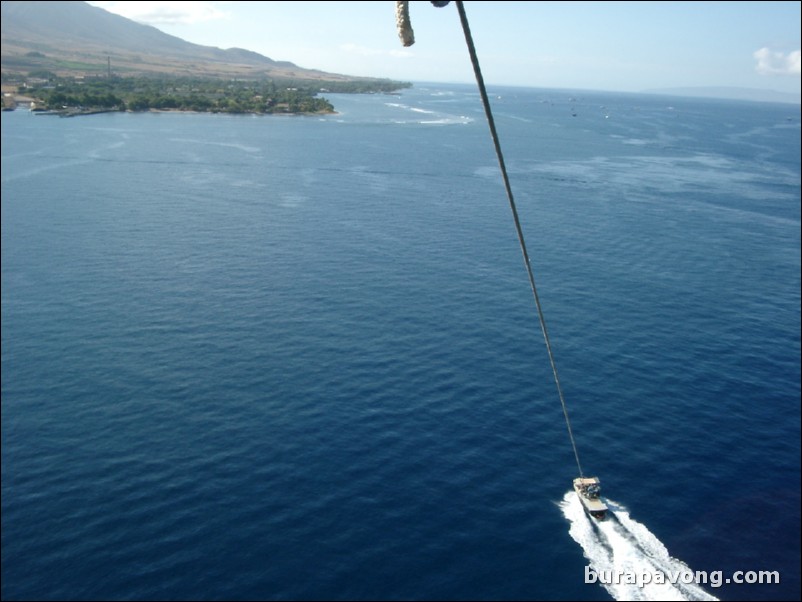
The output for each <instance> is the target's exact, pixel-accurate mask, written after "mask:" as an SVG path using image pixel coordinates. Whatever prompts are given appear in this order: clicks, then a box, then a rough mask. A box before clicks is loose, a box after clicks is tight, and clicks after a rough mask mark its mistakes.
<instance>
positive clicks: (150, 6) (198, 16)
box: [91, 1, 228, 25]
mask: <svg viewBox="0 0 802 602" xmlns="http://www.w3.org/2000/svg"><path fill="white" fill-rule="evenodd" d="M91 4H94V5H95V6H98V7H100V8H102V9H105V10H107V11H109V12H112V13H115V14H118V15H122V16H123V17H126V18H128V19H131V20H133V21H137V22H138V23H146V24H148V25H175V24H181V25H187V24H192V23H200V22H202V21H214V20H218V19H225V18H227V17H228V14H226V13H225V12H223V11H221V10H220V9H218V8H217V7H216V6H215V5H214V2H142V1H139V2H92V3H91Z"/></svg>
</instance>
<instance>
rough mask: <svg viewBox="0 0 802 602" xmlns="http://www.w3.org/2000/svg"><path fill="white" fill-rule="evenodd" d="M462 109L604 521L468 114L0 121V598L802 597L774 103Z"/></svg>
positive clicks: (415, 92) (444, 89)
mask: <svg viewBox="0 0 802 602" xmlns="http://www.w3.org/2000/svg"><path fill="white" fill-rule="evenodd" d="M490 94H491V101H492V104H493V110H494V114H495V117H496V122H497V126H498V130H499V134H500V137H501V145H502V148H503V150H504V153H505V159H506V162H507V166H508V168H509V172H510V179H511V184H512V188H513V191H514V193H515V196H516V202H517V204H518V210H519V213H520V217H521V223H522V228H523V231H524V234H525V236H526V239H527V244H528V247H529V253H530V257H531V260H532V267H533V270H534V274H535V278H536V280H537V285H538V294H539V296H540V300H541V302H542V305H543V311H544V315H545V318H546V322H547V325H548V330H549V335H550V338H551V344H552V347H553V351H554V359H555V363H556V366H557V368H558V370H559V375H560V381H561V384H562V388H563V391H564V393H565V399H566V404H567V408H568V412H569V415H570V417H571V424H572V428H573V431H574V434H575V436H576V442H577V446H578V450H579V455H580V458H581V461H582V466H583V469H584V472H585V473H586V474H592V475H598V476H599V477H600V478H601V482H602V486H603V495H604V496H605V498H606V500H607V501H608V504H609V505H610V507H611V514H612V516H611V517H610V518H609V519H608V520H606V521H604V523H600V524H595V523H594V522H592V521H591V520H590V519H589V518H588V517H586V516H585V515H584V514H583V513H582V511H581V508H580V507H579V506H578V505H577V500H576V497H575V496H573V495H572V494H570V493H569V492H570V490H571V481H572V479H573V478H574V477H575V476H576V473H577V469H576V465H575V462H574V458H573V453H572V451H571V445H570V441H569V439H568V433H567V430H566V425H565V422H564V419H563V415H562V410H561V408H560V403H559V398H558V395H557V391H556V388H555V383H554V379H553V376H552V373H551V368H550V365H549V360H548V356H547V354H546V349H545V345H544V342H543V337H542V334H541V332H540V327H539V325H538V320H537V313H536V311H535V306H534V302H533V297H532V293H531V291H530V290H529V285H528V281H527V277H526V272H525V269H524V265H523V262H522V256H521V252H520V250H519V248H518V242H517V239H516V235H515V229H514V224H513V221H512V217H511V214H510V210H509V207H508V205H507V201H506V197H505V193H504V188H503V185H502V182H501V178H500V175H499V169H498V164H497V161H496V158H495V154H494V152H493V146H492V143H491V140H490V135H489V132H488V127H487V123H486V121H485V118H484V113H483V110H482V107H481V103H480V100H479V96H478V93H477V91H476V89H475V87H474V86H467V85H465V86H462V85H440V84H417V85H415V86H414V87H413V88H411V89H408V90H404V91H402V92H401V93H400V94H397V95H383V94H374V95H359V96H348V95H330V96H328V98H330V100H331V101H332V102H333V104H334V105H335V108H336V109H337V111H338V113H337V114H334V115H325V116H308V117H277V116H251V115H237V116H232V115H209V114H180V113H160V114H126V113H109V114H102V115H94V116H87V117H79V118H73V119H61V118H57V117H53V116H35V115H33V114H31V113H29V112H23V111H15V112H12V113H3V114H2V598H3V599H4V600H27V599H37V600H66V599H78V600H107V599H108V600H182V599H198V600H232V599H236V600H256V599H267V600H302V599H330V600H374V599H375V600H430V599H436V600H531V599H542V600H575V599H582V600H609V599H611V598H616V599H644V600H648V599H659V600H666V599H679V600H682V599H714V598H718V599H722V600H790V599H799V598H800V568H799V567H800V547H801V546H800V205H801V204H802V203H801V198H800V110H799V107H798V106H794V105H780V104H760V103H748V102H736V101H723V100H701V99H686V98H677V97H661V96H648V95H635V94H613V93H608V94H605V93H599V92H580V91H565V90H543V89H524V88H502V87H495V86H491V88H490ZM589 571H590V573H589ZM605 571H606V572H607V574H610V573H611V572H615V571H622V572H623V573H626V572H627V571H629V572H630V573H632V572H635V573H638V574H641V573H642V574H646V573H650V572H651V574H656V573H657V572H663V573H670V572H671V571H685V572H687V571H692V572H693V574H694V582H693V583H691V582H690V581H688V582H686V583H684V584H682V583H679V584H677V585H676V586H674V585H661V586H659V587H656V586H655V585H654V584H633V583H617V584H613V583H601V582H600V581H602V580H603V576H604V575H605ZM759 572H765V573H766V575H767V579H769V580H773V581H775V582H774V583H757V582H755V583H736V579H738V578H739V576H740V579H738V580H741V581H743V580H746V579H751V580H753V581H754V580H757V578H758V576H760V575H761V574H762V573H759ZM623 573H622V574H623ZM589 574H592V575H596V576H597V577H598V576H601V577H602V579H597V581H596V582H595V583H586V581H588V578H587V576H588V575H589ZM683 574H685V573H683ZM705 575H707V576H710V575H718V576H720V577H721V582H720V583H716V582H715V580H713V579H712V578H710V579H706V580H702V578H703V577H705ZM774 575H776V577H779V583H777V582H776V581H777V579H776V578H774ZM626 578H627V577H626V576H625V580H626ZM727 580H729V583H728V582H727Z"/></svg>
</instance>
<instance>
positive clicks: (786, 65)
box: [752, 48, 800, 75]
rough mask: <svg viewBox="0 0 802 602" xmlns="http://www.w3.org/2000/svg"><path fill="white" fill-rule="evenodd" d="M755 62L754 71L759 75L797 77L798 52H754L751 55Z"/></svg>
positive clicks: (763, 49)
mask: <svg viewBox="0 0 802 602" xmlns="http://www.w3.org/2000/svg"><path fill="white" fill-rule="evenodd" d="M752 56H754V57H755V60H756V61H757V65H756V66H755V69H756V70H757V72H758V73H760V74H761V75H799V74H800V69H799V63H800V51H799V50H795V51H793V52H789V53H788V54H784V53H782V52H776V51H772V50H770V49H769V48H761V49H760V50H756V51H755V52H754V54H753V55H752Z"/></svg>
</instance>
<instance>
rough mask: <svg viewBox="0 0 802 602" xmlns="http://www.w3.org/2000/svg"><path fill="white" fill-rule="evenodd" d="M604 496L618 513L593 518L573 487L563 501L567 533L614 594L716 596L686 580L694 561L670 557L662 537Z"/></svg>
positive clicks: (638, 597)
mask: <svg viewBox="0 0 802 602" xmlns="http://www.w3.org/2000/svg"><path fill="white" fill-rule="evenodd" d="M605 501H606V502H607V504H608V506H609V508H610V510H609V512H611V513H613V514H614V516H611V517H608V518H607V519H606V520H604V521H596V522H595V524H594V522H591V520H592V519H590V518H589V517H588V516H587V515H586V514H585V511H584V510H583V508H582V503H581V502H580V501H579V498H578V497H577V495H576V493H575V492H573V491H569V492H567V493H566V494H565V496H564V497H563V500H562V502H560V504H559V505H560V509H561V510H562V512H563V514H564V515H565V517H566V518H567V519H568V521H569V522H570V527H569V529H568V533H569V534H570V535H571V537H572V538H573V540H574V541H576V542H577V543H578V544H579V545H580V546H582V550H583V552H584V555H585V558H587V559H588V566H589V567H590V569H591V570H592V575H595V576H596V580H595V582H596V583H598V584H599V585H601V586H602V587H604V589H606V590H607V592H608V593H609V594H610V595H611V596H612V597H613V598H614V599H616V600H718V598H716V597H714V596H712V595H710V594H709V593H707V592H706V591H705V590H704V589H702V587H700V586H699V585H697V584H696V583H694V582H691V583H686V581H690V580H691V578H692V576H693V574H694V573H693V571H692V570H691V569H690V567H688V565H686V564H685V563H684V562H682V561H681V560H678V559H676V558H672V557H671V555H670V554H669V553H668V550H667V549H666V547H665V546H664V545H663V544H662V542H660V540H659V539H657V537H655V536H654V534H653V533H651V531H649V529H647V528H646V527H645V526H644V525H642V524H641V523H639V522H637V521H636V520H634V519H633V518H632V517H631V516H630V515H629V513H628V512H627V511H626V510H625V509H624V508H623V507H622V506H620V505H619V504H616V503H615V502H612V501H610V500H605ZM616 519H617V520H616ZM587 572H588V569H586V573H587ZM658 575H662V579H661V577H659V576H658ZM583 577H584V578H587V576H586V575H584V576H583ZM592 579H593V577H591V580H592ZM647 581H648V583H647ZM661 581H662V582H661ZM672 581H673V583H672Z"/></svg>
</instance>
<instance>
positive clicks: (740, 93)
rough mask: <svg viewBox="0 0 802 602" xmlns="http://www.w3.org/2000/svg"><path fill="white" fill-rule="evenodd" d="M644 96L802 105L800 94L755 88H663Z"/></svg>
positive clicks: (644, 91) (653, 90)
mask: <svg viewBox="0 0 802 602" xmlns="http://www.w3.org/2000/svg"><path fill="white" fill-rule="evenodd" d="M643 93H644V94H660V95H664V96H689V97H694V98H724V99H729V100H750V101H753V102H780V103H788V104H797V105H798V104H800V95H799V94H788V93H786V92H776V91H774V90H757V89H755V88H734V87H695V88H661V89H651V90H643Z"/></svg>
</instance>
